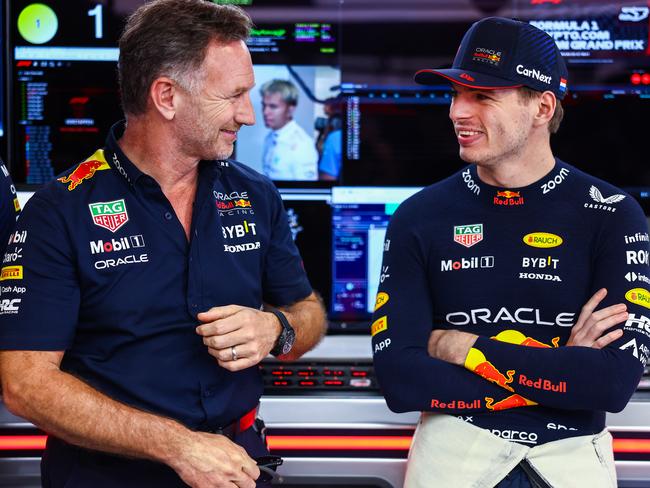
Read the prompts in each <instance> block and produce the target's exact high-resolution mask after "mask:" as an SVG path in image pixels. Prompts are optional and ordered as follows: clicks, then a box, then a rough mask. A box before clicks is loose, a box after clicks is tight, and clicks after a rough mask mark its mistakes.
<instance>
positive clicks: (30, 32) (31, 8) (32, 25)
mask: <svg viewBox="0 0 650 488" xmlns="http://www.w3.org/2000/svg"><path fill="white" fill-rule="evenodd" d="M58 28H59V19H58V18H57V17H56V14H55V13H54V10H52V9H51V8H50V7H48V6H47V5H44V4H42V3H32V4H31V5H28V6H27V7H25V8H24V9H23V11H22V12H20V15H19V16H18V32H20V35H21V36H23V39H25V40H26V41H27V42H31V43H32V44H45V43H46V42H48V41H49V40H50V39H52V38H53V37H54V35H55V34H56V31H57V30H58Z"/></svg>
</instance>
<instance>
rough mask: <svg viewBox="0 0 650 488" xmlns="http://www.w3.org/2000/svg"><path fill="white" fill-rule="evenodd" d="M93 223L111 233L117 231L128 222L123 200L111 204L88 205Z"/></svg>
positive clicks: (97, 203)
mask: <svg viewBox="0 0 650 488" xmlns="http://www.w3.org/2000/svg"><path fill="white" fill-rule="evenodd" d="M88 207H89V208H90V215H91V216H92V218H93V223H94V224H95V225H97V226H98V227H103V228H104V229H108V230H110V231H111V232H115V231H117V230H118V229H119V228H121V227H122V226H123V225H124V224H126V223H127V222H128V221H129V214H128V213H127V211H126V204H125V203H124V199H120V200H114V201H112V202H96V203H91V204H89V205H88Z"/></svg>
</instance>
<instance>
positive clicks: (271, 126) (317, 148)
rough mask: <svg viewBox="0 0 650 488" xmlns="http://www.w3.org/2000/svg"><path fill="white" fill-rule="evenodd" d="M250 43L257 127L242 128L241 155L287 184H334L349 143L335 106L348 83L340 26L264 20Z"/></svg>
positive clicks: (252, 99)
mask: <svg viewBox="0 0 650 488" xmlns="http://www.w3.org/2000/svg"><path fill="white" fill-rule="evenodd" d="M248 45H249V49H250V50H251V54H252V56H253V62H254V64H255V82H256V87H255V89H254V90H253V91H252V92H251V101H252V103H253V108H254V110H255V119H256V124H255V125H253V126H249V127H242V129H241V131H240V133H239V135H238V141H237V147H236V158H237V159H238V160H239V161H241V162H243V163H245V164H247V165H250V166H251V167H253V168H254V169H256V170H257V171H259V172H260V173H263V174H266V175H267V176H269V177H270V178H272V179H273V180H274V181H276V182H278V183H279V184H281V185H283V186H296V184H297V185H299V186H304V184H305V183H307V182H312V183H311V185H312V186H322V185H318V184H316V183H315V182H317V181H319V180H327V181H330V183H329V185H331V181H335V180H336V179H337V176H338V175H337V174H332V173H334V171H333V170H332V169H330V168H340V165H341V146H342V143H341V137H340V127H341V116H340V114H339V113H337V112H336V110H333V108H335V107H336V106H337V105H336V104H334V103H333V99H335V98H336V97H337V96H338V94H339V89H340V84H341V69H340V67H339V43H338V34H337V26H336V25H335V24H331V23H321V22H305V23H293V24H265V25H262V26H259V25H258V26H256V28H255V29H254V30H253V32H252V36H251V39H250V41H249V43H248ZM337 130H339V132H338V137H337V134H336V133H335V132H336V131H337ZM333 144H334V146H333ZM332 158H334V161H332ZM329 185H326V186H329Z"/></svg>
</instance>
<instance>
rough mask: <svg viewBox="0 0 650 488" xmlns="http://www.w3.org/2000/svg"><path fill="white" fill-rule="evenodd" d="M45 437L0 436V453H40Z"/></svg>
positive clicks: (43, 446)
mask: <svg viewBox="0 0 650 488" xmlns="http://www.w3.org/2000/svg"><path fill="white" fill-rule="evenodd" d="M46 441H47V436H46V435H0V451H39V450H40V451H42V450H43V449H45V442H46Z"/></svg>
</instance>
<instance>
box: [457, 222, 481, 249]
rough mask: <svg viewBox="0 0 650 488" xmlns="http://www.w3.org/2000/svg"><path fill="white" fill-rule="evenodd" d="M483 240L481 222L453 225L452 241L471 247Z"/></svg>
mask: <svg viewBox="0 0 650 488" xmlns="http://www.w3.org/2000/svg"><path fill="white" fill-rule="evenodd" d="M482 240H483V224H471V225H456V226H454V241H455V242H457V243H458V244H461V245H463V246H465V247H472V246H473V245H474V244H476V243H478V242H481V241H482Z"/></svg>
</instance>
